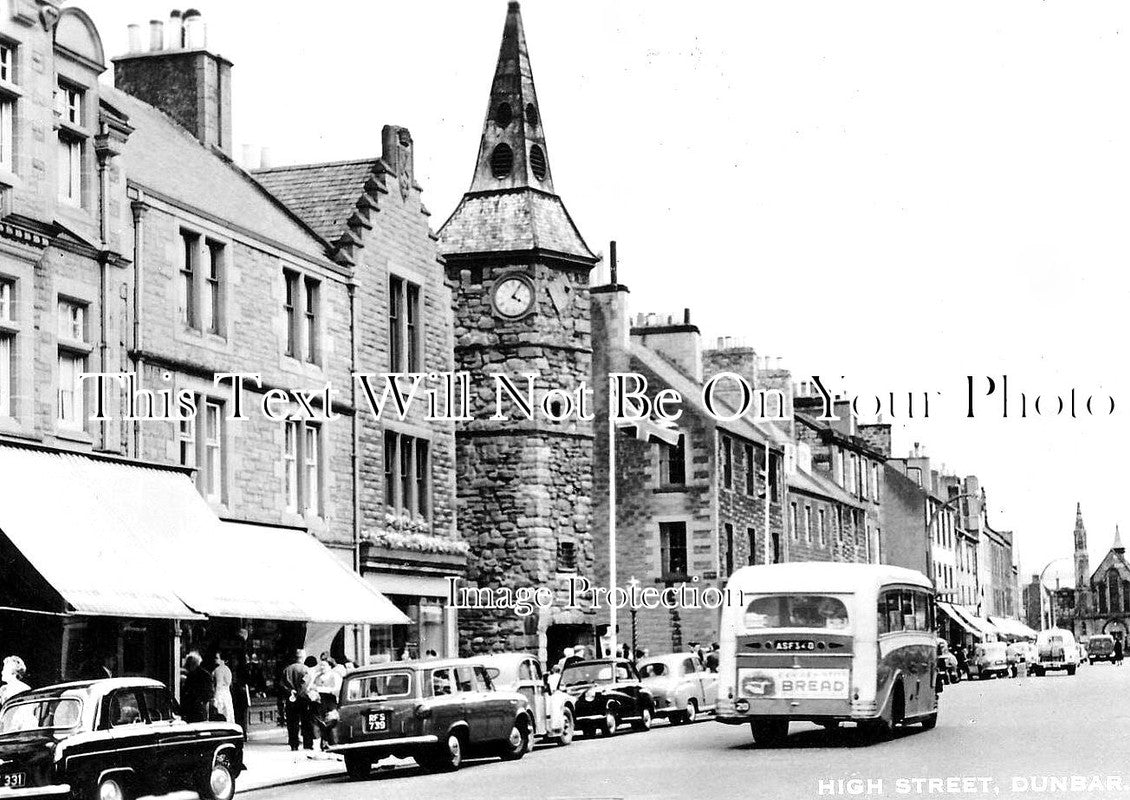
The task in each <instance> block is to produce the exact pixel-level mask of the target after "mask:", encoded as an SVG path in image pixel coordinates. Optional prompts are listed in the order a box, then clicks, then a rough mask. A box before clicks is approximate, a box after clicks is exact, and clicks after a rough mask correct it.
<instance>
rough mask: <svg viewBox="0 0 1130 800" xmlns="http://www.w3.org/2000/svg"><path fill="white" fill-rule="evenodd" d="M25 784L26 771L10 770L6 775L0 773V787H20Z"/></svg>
mask: <svg viewBox="0 0 1130 800" xmlns="http://www.w3.org/2000/svg"><path fill="white" fill-rule="evenodd" d="M26 785H27V773H26V772H10V773H8V774H7V775H0V787H3V788H5V789H22V788H23V787H24V786H26Z"/></svg>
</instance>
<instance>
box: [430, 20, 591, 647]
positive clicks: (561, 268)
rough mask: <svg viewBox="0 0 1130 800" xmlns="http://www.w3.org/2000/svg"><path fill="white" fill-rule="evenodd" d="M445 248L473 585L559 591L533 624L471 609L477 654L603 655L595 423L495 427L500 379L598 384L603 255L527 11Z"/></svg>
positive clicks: (500, 69)
mask: <svg viewBox="0 0 1130 800" xmlns="http://www.w3.org/2000/svg"><path fill="white" fill-rule="evenodd" d="M439 242H440V252H441V253H442V254H443V257H444V261H445V264H446V269H447V279H448V284H449V285H450V286H451V287H452V292H453V299H454V310H455V330H454V344H455V360H456V369H457V370H459V371H462V372H466V373H468V374H469V375H470V380H471V382H472V385H473V386H474V387H476V388H477V389H478V390H479V391H477V392H472V407H471V408H470V409H469V412H470V416H471V417H472V419H470V420H468V421H464V422H460V423H458V425H457V427H456V432H455V448H456V454H455V456H456V463H457V474H458V476H459V478H458V480H457V503H458V508H457V514H458V518H459V520H460V528H461V530H462V532H463V535H464V537H465V538H466V539H467V540H468V542H469V543H470V545H471V556H470V559H469V561H468V568H467V575H466V579H465V580H466V586H467V587H469V588H484V589H491V590H495V589H501V588H506V589H511V590H517V589H522V590H523V591H528V590H529V587H540V586H548V587H550V588H552V589H553V591H554V592H555V593H556V594H557V595H558V596H559V602H555V603H554V604H553V608H551V609H539V610H538V611H537V612H536V613H535V614H534V615H531V616H527V617H519V616H518V615H517V614H516V613H515V612H514V610H513V609H477V608H476V609H463V610H461V611H460V620H459V626H460V634H461V638H462V639H463V640H464V641H466V642H468V643H469V646H470V649H472V650H473V651H475V652H488V651H490V650H492V649H499V648H501V649H504V650H510V651H516V650H525V651H531V652H537V653H538V654H539V656H540V657H541V659H542V660H543V661H546V660H549V659H553V660H556V658H558V657H560V655H561V650H562V648H564V647H566V646H573V645H577V644H586V645H588V644H595V641H594V638H593V623H594V621H595V620H594V616H593V614H592V612H591V611H588V610H586V609H584V608H581V609H578V608H569V604H568V602H567V600H568V596H567V592H568V585H569V583H568V582H569V579H570V578H575V577H577V576H578V575H579V576H581V577H588V578H590V579H591V578H592V568H593V550H592V539H591V537H592V533H591V528H592V458H593V456H592V453H593V438H592V424H591V422H589V421H585V420H580V419H570V420H564V421H557V420H551V419H547V417H546V416H545V415H541V414H538V415H535V418H534V419H532V420H527V419H525V418H520V419H519V418H516V417H509V418H507V419H506V420H496V419H492V418H491V417H492V416H493V415H494V412H495V409H494V407H493V404H492V402H491V399H492V398H493V390H492V388H491V387H492V386H493V385H494V378H493V375H494V374H495V373H502V374H506V375H508V376H510V377H511V379H513V380H516V381H519V382H522V383H523V384H524V380H525V379H524V378H522V377H521V376H523V375H526V374H529V373H534V374H536V375H538V376H539V377H538V379H537V381H536V385H537V391H542V392H543V393H544V392H545V391H546V390H548V389H550V388H560V389H564V390H566V391H569V390H571V389H573V388H576V387H578V386H579V385H580V384H581V382H582V381H589V380H590V378H591V370H592V338H591V333H590V331H591V313H590V307H589V273H590V271H591V270H592V268H593V266H594V265H595V264H596V263H597V261H598V259H597V257H596V256H595V255H594V254H593V252H592V251H591V250H590V249H589V247H588V245H587V244H586V243H585V240H584V239H583V238H582V236H581V233H580V231H579V230H578V229H577V226H576V225H575V224H574V222H573V219H572V217H570V216H569V212H568V211H566V209H565V204H564V203H563V202H562V201H561V198H560V197H558V196H557V194H556V193H555V191H554V187H553V172H552V168H551V166H550V159H549V148H548V146H547V144H546V137H545V117H544V116H543V115H542V113H541V108H540V106H539V104H538V97H537V93H536V92H535V90H534V79H533V72H532V70H531V68H530V57H529V51H528V50H527V47H526V35H525V31H524V30H523V26H522V16H521V11H520V9H519V7H518V4H517V3H510V4H509V7H508V8H507V12H506V22H505V25H504V27H503V32H502V45H501V47H500V48H499V52H498V63H497V66H496V68H495V74H494V79H493V81H492V82H491V87H490V95H489V99H488V102H487V107H486V113H485V114H484V116H483V128H482V136H481V139H480V141H479V149H478V154H477V156H476V159H475V170H474V174H473V176H472V179H471V185H470V187H469V189H468V191H467V193H466V194H465V195H463V198H462V199H461V200H460V201H459V204H458V206H457V207H456V209H455V211H454V212H452V214H451V216H450V217H449V218H448V220H447V222H446V223H444V225H443V227H442V228H440V231H439ZM547 399H548V398H547ZM561 554H566V555H565V556H562V555H561Z"/></svg>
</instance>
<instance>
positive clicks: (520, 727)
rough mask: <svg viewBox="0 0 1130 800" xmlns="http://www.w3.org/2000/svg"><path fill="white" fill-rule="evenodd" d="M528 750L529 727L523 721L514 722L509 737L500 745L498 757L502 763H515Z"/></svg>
mask: <svg viewBox="0 0 1130 800" xmlns="http://www.w3.org/2000/svg"><path fill="white" fill-rule="evenodd" d="M529 749H530V726H529V725H527V724H526V723H525V721H524V720H521V719H519V720H517V721H515V723H514V725H513V727H511V728H510V735H509V736H508V737H507V738H506V741H505V742H503V743H502V749H501V752H500V753H499V757H500V758H501V759H502V760H503V761H517V760H518V759H520V758H521V757H522V756H524V755H525V754H526V751H527V750H529Z"/></svg>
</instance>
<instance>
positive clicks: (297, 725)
mask: <svg viewBox="0 0 1130 800" xmlns="http://www.w3.org/2000/svg"><path fill="white" fill-rule="evenodd" d="M305 658H306V651H305V650H298V651H296V652H295V654H294V661H292V662H291V663H290V665H289V666H287V667H286V669H284V670H283V674H282V680H281V681H280V682H279V685H280V686H281V687H282V692H283V697H285V698H286V700H285V702H286V732H287V743H288V744H289V745H290V749H291V752H295V753H296V752H298V734H299V733H300V732H301V734H302V748H303V749H304V750H313V749H314V724H313V721H312V719H311V717H310V700H309V698H308V697H307V696H306V680H307V676H308V675H309V672H310V670H309V669H307V668H306V665H305V664H304V663H303V661H304V659H305Z"/></svg>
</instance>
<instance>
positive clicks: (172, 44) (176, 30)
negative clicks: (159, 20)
mask: <svg viewBox="0 0 1130 800" xmlns="http://www.w3.org/2000/svg"><path fill="white" fill-rule="evenodd" d="M183 46H184V34H183V33H182V24H181V16H180V11H178V10H177V9H175V8H174V9H173V10H172V11H170V12H169V26H168V28H167V29H166V35H165V49H166V50H180V49H181V48H182V47H183Z"/></svg>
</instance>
